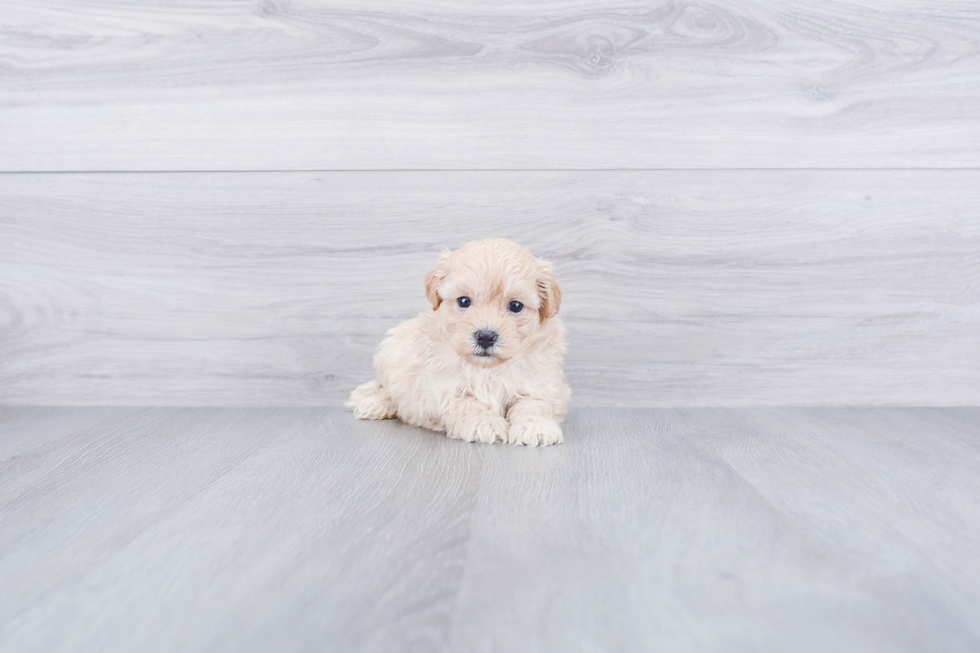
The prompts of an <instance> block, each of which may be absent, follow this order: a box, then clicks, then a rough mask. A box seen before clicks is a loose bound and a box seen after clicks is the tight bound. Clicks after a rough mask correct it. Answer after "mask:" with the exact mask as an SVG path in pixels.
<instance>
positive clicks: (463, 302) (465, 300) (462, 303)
mask: <svg viewBox="0 0 980 653" xmlns="http://www.w3.org/2000/svg"><path fill="white" fill-rule="evenodd" d="M456 303H457V304H459V307H460V308H468V307H469V305H470V304H472V303H473V302H471V301H470V298H469V297H460V298H459V299H457V300H456Z"/></svg>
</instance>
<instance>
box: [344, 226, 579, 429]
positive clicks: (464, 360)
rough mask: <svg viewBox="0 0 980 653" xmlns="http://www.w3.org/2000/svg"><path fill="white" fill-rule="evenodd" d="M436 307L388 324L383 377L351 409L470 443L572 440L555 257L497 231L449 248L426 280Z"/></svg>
mask: <svg viewBox="0 0 980 653" xmlns="http://www.w3.org/2000/svg"><path fill="white" fill-rule="evenodd" d="M425 293H426V295H427V296H428V298H429V301H430V302H431V303H432V310H431V311H427V312H424V313H421V314H420V315H419V316H418V317H415V318H413V319H411V320H408V321H406V322H403V323H401V324H400V325H398V326H397V327H395V328H394V329H391V330H390V331H388V334H387V337H386V338H385V339H384V341H382V343H381V345H380V346H379V347H378V352H377V354H375V357H374V368H375V370H376V371H377V374H378V378H377V380H375V381H371V382H369V383H365V384H363V385H361V386H359V387H358V388H357V389H355V390H354V391H353V392H352V393H351V395H350V400H349V401H348V402H347V407H348V408H350V409H352V410H353V411H354V415H355V416H356V417H358V418H360V419H387V418H391V417H398V418H401V420H402V421H403V422H406V423H408V424H412V425H414V426H421V427H424V428H429V429H433V430H436V431H445V432H446V434H447V435H448V436H449V437H451V438H458V439H460V440H465V441H466V442H484V443H492V442H508V443H511V444H524V445H530V446H536V445H549V444H558V443H560V442H562V440H563V437H562V431H561V422H562V420H563V419H564V418H565V413H566V411H567V406H568V398H569V396H570V394H571V391H570V390H569V388H568V385H567V384H566V383H565V375H564V372H563V371H562V361H563V360H564V358H565V352H566V351H567V349H568V346H567V343H566V340H565V329H564V327H563V326H562V323H561V320H559V319H558V318H557V317H555V315H556V314H557V313H558V307H559V306H560V305H561V288H560V287H559V286H558V282H557V280H556V279H555V273H554V271H553V269H552V267H551V265H550V264H549V263H547V262H546V261H542V260H541V259H539V258H536V257H535V256H534V255H533V254H531V252H529V251H528V250H526V249H524V248H523V247H521V246H520V245H518V244H516V243H513V242H510V241H509V240H504V239H502V238H494V239H491V240H475V241H471V242H469V243H466V244H465V245H463V247H461V248H460V249H457V250H455V251H453V252H448V251H447V252H446V253H444V254H443V255H442V258H441V259H440V260H439V262H438V263H437V264H436V266H435V267H434V268H432V270H431V271H430V272H429V274H428V275H427V276H426V278H425Z"/></svg>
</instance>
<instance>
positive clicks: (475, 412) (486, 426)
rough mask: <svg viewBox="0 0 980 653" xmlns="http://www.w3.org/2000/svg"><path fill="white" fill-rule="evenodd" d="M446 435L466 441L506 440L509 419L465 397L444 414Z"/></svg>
mask: <svg viewBox="0 0 980 653" xmlns="http://www.w3.org/2000/svg"><path fill="white" fill-rule="evenodd" d="M443 420H444V421H445V426H446V435H448V436H449V437H451V438H456V439H457V440H463V441H464V442H480V443H481V444H493V443H494V442H506V440H507V420H506V419H504V416H503V415H501V414H499V413H496V412H494V411H492V410H490V409H489V408H487V407H486V406H484V405H483V404H481V403H478V402H477V401H476V400H474V399H470V398H463V399H458V400H455V401H454V402H453V405H452V406H450V408H449V410H448V411H446V414H445V415H444V416H443Z"/></svg>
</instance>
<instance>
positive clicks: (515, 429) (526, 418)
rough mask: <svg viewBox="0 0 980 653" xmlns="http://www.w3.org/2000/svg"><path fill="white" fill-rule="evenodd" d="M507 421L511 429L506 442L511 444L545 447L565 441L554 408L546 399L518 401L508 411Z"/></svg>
mask: <svg viewBox="0 0 980 653" xmlns="http://www.w3.org/2000/svg"><path fill="white" fill-rule="evenodd" d="M507 421H508V422H509V423H510V429H509V431H508V435H507V440H506V442H509V443H510V444H525V445H528V446H531V447H536V446H538V445H541V446H543V447H544V446H548V445H549V444H561V443H562V442H564V441H565V438H564V436H563V435H562V432H561V426H560V425H559V424H558V420H557V419H555V411H554V408H553V407H552V404H551V402H548V401H545V400H544V399H530V398H524V399H518V400H517V403H515V404H514V405H513V406H511V407H510V410H508V411H507Z"/></svg>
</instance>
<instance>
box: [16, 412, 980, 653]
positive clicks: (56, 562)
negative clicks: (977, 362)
mask: <svg viewBox="0 0 980 653" xmlns="http://www.w3.org/2000/svg"><path fill="white" fill-rule="evenodd" d="M566 439H567V444H565V445H564V446H560V447H553V448H548V449H518V448H512V447H507V446H477V445H465V444H462V443H459V442H456V441H449V440H447V439H445V438H444V437H442V436H438V435H434V434H432V433H430V432H427V431H424V430H420V429H415V428H411V427H407V426H404V425H401V424H399V423H395V422H382V423H378V422H374V423H368V422H356V421H355V420H353V419H352V418H351V417H350V415H349V414H348V413H346V412H342V411H338V410H332V409H310V408H293V409H288V408H275V409H214V408H208V409H174V408H170V409H162V408H61V409H56V408H6V409H2V410H0V588H2V591H0V651H4V652H5V653H6V652H10V653H14V652H16V653H20V652H23V651H46V652H54V651H103V652H110V651H303V650H308V651H313V650H329V651H347V650H352V651H353V650H365V651H403V650H411V651H423V650H433V651H437V650H443V651H492V650H498V651H537V650H551V651H610V650H623V651H651V650H657V651H697V652H704V651H722V650H724V651H815V652H816V651H820V652H824V651H854V652H861V653H868V652H871V651H888V652H890V653H894V652H896V651H917V652H921V651H935V652H936V653H940V652H941V653H954V652H957V651H963V652H966V651H976V650H978V648H980V552H978V548H977V543H978V542H980V409H969V408H963V409H950V408H948V409H858V408H840V409H830V408H822V409H792V408H750V409H703V408H692V409H646V410H643V409H634V410H615V409H604V410H575V411H573V412H572V414H571V416H570V418H569V422H568V424H567V438H566Z"/></svg>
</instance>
